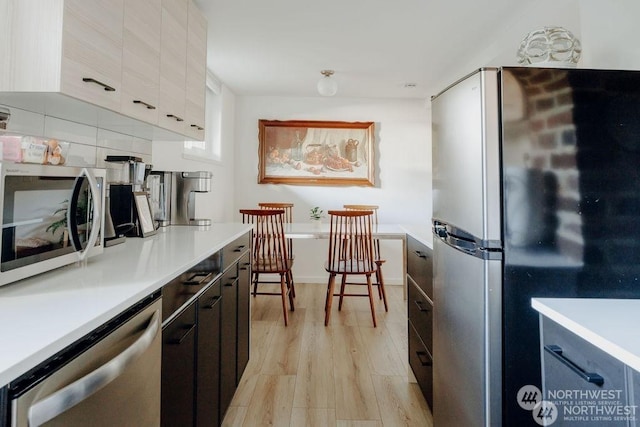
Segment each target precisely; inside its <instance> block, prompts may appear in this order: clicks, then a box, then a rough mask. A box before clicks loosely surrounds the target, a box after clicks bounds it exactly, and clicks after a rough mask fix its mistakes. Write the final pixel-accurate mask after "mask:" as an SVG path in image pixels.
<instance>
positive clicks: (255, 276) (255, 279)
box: [253, 271, 260, 298]
mask: <svg viewBox="0 0 640 427" xmlns="http://www.w3.org/2000/svg"><path fill="white" fill-rule="evenodd" d="M259 274H260V273H256V272H255V271H254V272H253V296H254V298H255V296H256V294H257V293H258V275H259Z"/></svg>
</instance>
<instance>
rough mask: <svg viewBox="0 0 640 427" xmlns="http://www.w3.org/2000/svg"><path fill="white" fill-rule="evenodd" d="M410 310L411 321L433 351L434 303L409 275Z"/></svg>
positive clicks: (408, 299)
mask: <svg viewBox="0 0 640 427" xmlns="http://www.w3.org/2000/svg"><path fill="white" fill-rule="evenodd" d="M407 286H408V296H407V304H408V312H409V321H410V322H411V324H412V325H413V327H414V328H415V330H416V332H417V333H418V335H419V336H420V339H421V340H422V342H423V343H424V344H425V346H426V347H427V349H428V350H429V351H430V352H433V304H432V303H431V301H429V299H428V298H426V297H425V296H424V294H423V293H422V292H420V290H419V289H418V285H417V284H416V283H415V282H414V281H413V280H412V279H411V277H409V280H408V281H407Z"/></svg>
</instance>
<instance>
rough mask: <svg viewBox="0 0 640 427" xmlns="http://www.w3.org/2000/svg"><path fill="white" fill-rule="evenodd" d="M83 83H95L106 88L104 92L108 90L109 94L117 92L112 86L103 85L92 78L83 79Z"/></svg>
mask: <svg viewBox="0 0 640 427" xmlns="http://www.w3.org/2000/svg"><path fill="white" fill-rule="evenodd" d="M82 81H83V82H86V83H95V84H97V85H100V86H102V87H103V88H104V90H106V91H107V92H115V91H116V90H115V89H114V88H112V87H111V86H109V85H106V84H104V83H102V82H100V81H98V80H96V79H92V78H90V77H83V78H82Z"/></svg>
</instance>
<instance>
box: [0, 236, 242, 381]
mask: <svg viewBox="0 0 640 427" xmlns="http://www.w3.org/2000/svg"><path fill="white" fill-rule="evenodd" d="M248 230H250V226H248V225H243V224H213V225H212V226H209V227H189V226H173V227H166V228H163V229H160V230H159V231H158V233H157V234H156V235H154V236H150V237H147V238H144V239H143V238H127V240H126V242H125V243H123V244H120V245H115V246H113V247H109V248H106V249H105V252H104V253H103V254H102V255H98V256H96V257H92V258H90V259H89V260H88V263H87V265H86V266H82V265H70V266H67V267H62V268H59V269H57V270H53V271H50V272H48V273H44V274H41V275H39V276H35V277H32V278H29V279H25V280H21V281H19V282H16V283H12V284H10V285H5V286H2V287H0V343H1V344H0V387H2V386H4V385H5V384H7V383H8V382H9V381H11V380H13V379H15V378H16V377H18V376H20V375H21V374H23V373H24V372H26V371H28V370H29V369H31V368H33V367H34V366H36V365H37V364H38V363H40V362H42V361H44V360H46V359H47V358H49V357H50V356H52V355H53V354H55V353H57V352H58V351H60V350H62V349H64V348H65V347H66V346H68V345H69V344H72V343H73V342H74V341H76V340H77V339H79V338H81V337H83V336H84V335H86V334H87V333H89V332H91V331H92V330H93V329H95V328H96V327H98V326H100V325H101V324H103V323H104V322H106V321H108V320H109V319H111V318H112V317H114V316H116V315H117V314H119V313H120V312H122V311H123V310H125V309H126V308H128V307H130V306H131V305H132V304H134V303H135V302H137V301H139V300H140V299H142V298H143V297H145V296H147V295H149V294H151V293H153V292H154V291H156V290H158V289H159V288H160V287H162V285H164V284H165V283H167V282H168V281H170V280H171V279H172V278H174V277H175V276H177V275H179V274H180V273H182V272H184V271H186V270H187V269H189V268H190V267H192V266H194V265H195V264H197V263H198V262H200V261H201V260H203V259H205V258H206V257H208V256H209V255H211V254H213V253H214V252H216V251H218V250H220V249H221V248H222V247H224V246H225V245H227V244H228V243H231V242H232V241H233V240H235V239H236V238H238V237H240V236H241V235H242V234H244V233H246V232H247V231H248Z"/></svg>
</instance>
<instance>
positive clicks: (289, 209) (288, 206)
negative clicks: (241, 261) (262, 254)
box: [253, 202, 296, 298]
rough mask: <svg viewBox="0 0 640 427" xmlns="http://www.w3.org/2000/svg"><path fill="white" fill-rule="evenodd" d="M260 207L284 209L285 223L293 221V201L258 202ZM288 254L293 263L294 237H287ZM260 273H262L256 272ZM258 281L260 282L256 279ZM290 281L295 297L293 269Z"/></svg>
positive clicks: (290, 273)
mask: <svg viewBox="0 0 640 427" xmlns="http://www.w3.org/2000/svg"><path fill="white" fill-rule="evenodd" d="M258 207H259V208H260V209H267V210H268V209H282V210H283V211H284V223H285V224H291V223H292V222H293V203H287V202H260V203H258ZM287 254H288V257H289V259H290V260H291V262H292V263H293V259H294V258H295V255H294V254H293V239H287ZM265 273H266V272H265ZM255 274H260V273H255ZM256 283H258V282H257V281H256ZM260 283H273V282H260ZM289 283H290V286H291V295H293V297H294V298H295V296H296V286H295V283H294V281H293V271H292V270H290V271H289ZM256 292H257V289H256V287H255V286H254V290H253V296H256Z"/></svg>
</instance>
